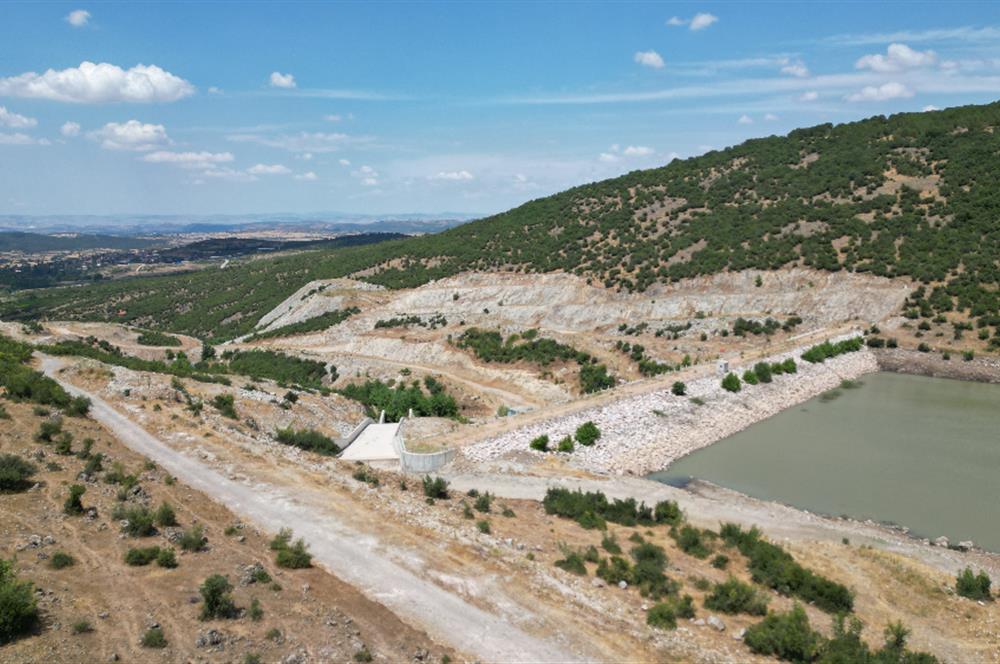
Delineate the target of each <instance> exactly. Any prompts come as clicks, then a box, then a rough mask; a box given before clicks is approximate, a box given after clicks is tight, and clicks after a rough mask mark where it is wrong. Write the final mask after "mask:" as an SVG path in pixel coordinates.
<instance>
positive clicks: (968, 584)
mask: <svg viewBox="0 0 1000 664" xmlns="http://www.w3.org/2000/svg"><path fill="white" fill-rule="evenodd" d="M955 591H956V592H957V593H958V594H959V595H961V596H962V597H968V598H969V599H974V600H985V601H989V600H991V599H993V595H992V594H991V593H990V577H989V575H988V574H987V573H986V572H984V571H982V570H979V574H973V573H972V568H970V567H966V568H965V569H964V570H962V573H961V574H959V575H958V579H956V581H955Z"/></svg>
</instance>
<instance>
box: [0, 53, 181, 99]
mask: <svg viewBox="0 0 1000 664" xmlns="http://www.w3.org/2000/svg"><path fill="white" fill-rule="evenodd" d="M192 94H194V86H193V85H191V84H190V83H188V82H187V81H185V80H184V79H182V78H180V77H178V76H174V75H173V74H171V73H170V72H168V71H165V70H163V69H160V68H159V67H157V66H156V65H149V66H146V65H136V66H135V67H132V68H131V69H127V70H126V69H122V68H121V67H118V66H116V65H112V64H108V63H106V62H102V63H100V64H94V63H93V62H82V63H80V66H79V67H70V68H69V69H63V70H61V71H56V70H54V69H49V70H46V72H45V73H44V74H37V73H35V72H33V71H32V72H27V73H25V74H20V75H19V76H10V77H7V78H0V96H8V97H26V98H31V99H48V100H51V101H62V102H69V103H76V104H105V103H114V102H135V103H150V102H172V101H177V100H178V99H183V98H184V97H188V96H190V95H192Z"/></svg>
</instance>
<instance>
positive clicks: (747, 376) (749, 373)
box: [743, 369, 760, 385]
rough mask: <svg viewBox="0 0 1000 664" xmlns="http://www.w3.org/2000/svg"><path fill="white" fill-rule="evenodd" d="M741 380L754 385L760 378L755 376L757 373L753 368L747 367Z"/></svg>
mask: <svg viewBox="0 0 1000 664" xmlns="http://www.w3.org/2000/svg"><path fill="white" fill-rule="evenodd" d="M743 382H744V383H746V384H747V385H756V384H757V383H759V382H760V380H759V379H758V378H757V374H756V373H755V372H754V371H753V369H747V370H746V371H744V372H743Z"/></svg>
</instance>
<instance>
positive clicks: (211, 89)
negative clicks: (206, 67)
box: [208, 85, 223, 95]
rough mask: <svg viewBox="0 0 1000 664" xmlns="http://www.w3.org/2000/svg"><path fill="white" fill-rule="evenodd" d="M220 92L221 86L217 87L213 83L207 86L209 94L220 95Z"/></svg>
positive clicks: (221, 91)
mask: <svg viewBox="0 0 1000 664" xmlns="http://www.w3.org/2000/svg"><path fill="white" fill-rule="evenodd" d="M222 93H223V90H222V88H217V87H215V86H214V85H212V86H209V88H208V94H210V95H221V94H222Z"/></svg>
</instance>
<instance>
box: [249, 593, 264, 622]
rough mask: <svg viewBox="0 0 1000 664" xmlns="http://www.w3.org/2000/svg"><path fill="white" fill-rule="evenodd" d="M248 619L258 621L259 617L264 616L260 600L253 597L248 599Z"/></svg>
mask: <svg viewBox="0 0 1000 664" xmlns="http://www.w3.org/2000/svg"><path fill="white" fill-rule="evenodd" d="M249 614H250V620H252V621H254V622H260V620H261V618H263V617H264V609H262V608H260V600H259V599H257V598H256V597H254V598H253V599H252V600H250V611H249Z"/></svg>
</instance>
